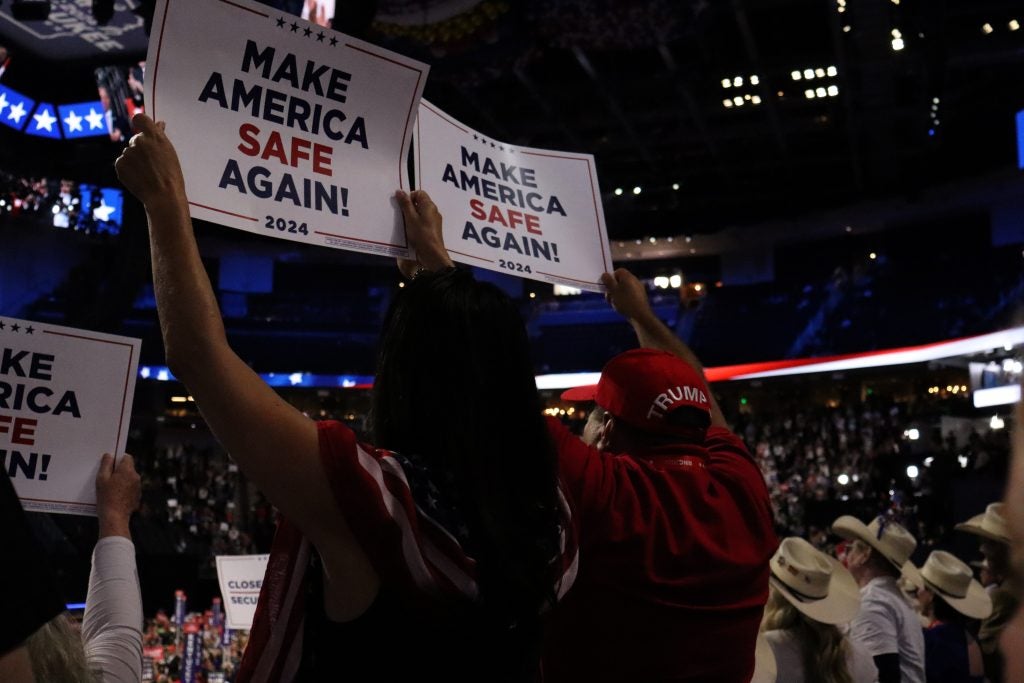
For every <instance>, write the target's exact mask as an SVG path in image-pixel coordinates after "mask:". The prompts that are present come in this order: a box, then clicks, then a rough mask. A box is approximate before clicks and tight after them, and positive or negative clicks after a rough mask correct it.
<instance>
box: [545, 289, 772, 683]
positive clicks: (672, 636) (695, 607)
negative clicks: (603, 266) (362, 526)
mask: <svg viewBox="0 0 1024 683" xmlns="http://www.w3.org/2000/svg"><path fill="white" fill-rule="evenodd" d="M603 280H604V283H605V285H606V286H607V290H608V298H609V301H610V302H611V304H612V306H613V307H614V308H615V310H616V311H618V312H619V313H621V314H622V315H623V316H624V317H626V318H627V319H628V320H629V322H630V323H631V324H632V325H633V327H634V329H635V330H636V332H637V336H638V338H639V341H640V345H641V347H643V348H641V349H636V350H633V351H627V352H626V353H623V354H621V355H619V356H616V357H615V358H613V359H612V360H611V361H609V362H608V364H607V365H606V366H605V368H604V370H603V371H602V373H601V379H600V381H599V382H598V384H597V385H596V386H593V387H580V388H578V389H572V390H569V391H567V392H565V393H564V394H563V398H564V399H566V400H571V401H594V402H596V403H597V408H595V412H594V413H593V414H592V416H591V419H590V420H588V426H587V429H586V432H585V439H586V440H587V441H588V442H590V443H589V444H588V443H584V441H581V440H580V439H578V438H577V437H575V436H573V435H572V434H571V433H570V432H569V431H568V430H567V429H566V428H565V427H564V426H562V425H561V423H559V422H557V421H556V420H552V421H551V433H552V436H553V438H554V439H555V442H556V445H557V447H558V450H559V457H560V470H561V477H562V482H563V486H564V488H565V490H566V491H567V495H568V497H569V498H570V500H569V503H570V506H571V507H572V512H573V520H574V524H575V525H576V531H577V534H578V538H579V543H580V558H579V561H580V564H579V574H578V576H577V579H576V584H575V586H574V587H573V588H572V589H571V590H570V591H569V593H568V594H567V595H566V597H565V599H564V600H563V602H562V603H561V604H560V605H559V607H558V608H557V609H556V610H555V611H554V614H553V618H552V626H551V631H550V634H549V637H548V638H547V639H546V641H545V654H544V674H545V680H546V681H548V682H551V681H555V682H558V681H644V682H648V681H702V682H707V683H717V682H721V683H747V681H749V680H750V676H751V675H752V673H753V671H754V647H755V640H756V638H757V631H758V626H759V624H760V621H761V614H762V610H763V607H764V604H765V601H766V600H767V597H768V561H769V559H770V558H771V556H772V553H773V552H774V551H775V549H776V546H777V545H778V540H777V538H776V536H775V533H774V530H773V526H772V513H771V505H770V503H769V498H768V490H767V488H766V487H765V483H764V479H763V477H762V475H761V472H760V470H759V469H758V467H757V465H756V464H755V462H754V460H753V458H752V457H751V455H750V453H749V452H748V451H747V448H746V447H745V446H744V445H743V442H742V441H740V439H739V438H738V437H737V436H736V435H734V434H733V433H732V432H730V431H729V430H728V428H727V427H726V425H725V419H724V417H723V416H722V412H721V410H720V409H719V407H718V404H717V403H716V401H715V398H714V396H713V395H712V394H711V392H710V391H709V390H708V389H707V385H706V383H705V381H704V378H703V370H702V368H701V365H700V363H699V361H698V360H697V359H696V357H694V356H693V353H692V352H691V351H690V350H689V349H688V348H687V347H686V346H685V345H684V344H683V343H682V342H681V341H680V340H679V339H678V338H676V336H675V335H674V334H672V332H671V331H669V329H668V328H667V327H665V325H664V324H662V322H661V321H660V320H659V319H658V318H657V316H655V314H654V313H653V311H652V310H651V307H650V304H649V303H648V301H647V293H646V290H645V288H644V286H643V284H642V283H640V282H639V280H637V279H636V278H635V277H634V276H633V275H632V274H630V273H629V272H628V271H626V270H623V269H620V270H617V271H616V272H615V274H614V275H611V274H606V275H605V276H604V278H603Z"/></svg>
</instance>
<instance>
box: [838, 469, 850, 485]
mask: <svg viewBox="0 0 1024 683" xmlns="http://www.w3.org/2000/svg"><path fill="white" fill-rule="evenodd" d="M836 481H837V482H839V485H840V486H846V485H847V484H849V483H850V475H848V474H846V473H845V472H844V473H843V474H840V475H839V476H838V477H836Z"/></svg>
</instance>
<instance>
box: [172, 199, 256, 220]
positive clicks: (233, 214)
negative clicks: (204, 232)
mask: <svg viewBox="0 0 1024 683" xmlns="http://www.w3.org/2000/svg"><path fill="white" fill-rule="evenodd" d="M189 204H191V205H192V206H198V207H199V208H200V209H209V210H210V211H216V212H217V213H226V214H227V215H229V216H234V217H235V218H244V219H245V220H247V221H252V222H253V223H255V222H256V221H257V220H259V219H258V218H253V217H252V216H243V215H242V214H240V213H232V212H231V211H225V210H224V209H218V208H215V207H213V206H207V205H206V204H200V203H198V202H189Z"/></svg>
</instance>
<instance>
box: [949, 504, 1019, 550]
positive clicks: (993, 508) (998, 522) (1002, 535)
mask: <svg viewBox="0 0 1024 683" xmlns="http://www.w3.org/2000/svg"><path fill="white" fill-rule="evenodd" d="M955 529H956V530H957V531H966V532H967V533H969V534H974V535H975V536H981V537H982V538H987V539H988V540H990V541H995V542H997V543H1006V544H1007V545H1009V543H1010V530H1009V529H1008V528H1007V526H1006V517H1004V516H1003V504H1002V503H992V504H991V505H989V506H988V507H986V508H985V512H984V513H982V514H980V515H975V516H973V517H971V518H970V519H969V520H967V521H966V522H961V523H960V524H957V525H956V527H955Z"/></svg>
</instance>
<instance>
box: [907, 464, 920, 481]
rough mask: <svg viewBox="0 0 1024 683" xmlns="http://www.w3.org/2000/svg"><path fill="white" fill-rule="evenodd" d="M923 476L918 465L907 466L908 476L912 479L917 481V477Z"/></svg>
mask: <svg viewBox="0 0 1024 683" xmlns="http://www.w3.org/2000/svg"><path fill="white" fill-rule="evenodd" d="M919 474H921V471H920V470H919V469H917V465H907V476H908V477H910V478H911V479H917V476H918V475H919Z"/></svg>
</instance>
